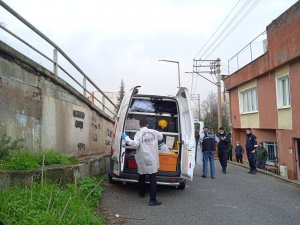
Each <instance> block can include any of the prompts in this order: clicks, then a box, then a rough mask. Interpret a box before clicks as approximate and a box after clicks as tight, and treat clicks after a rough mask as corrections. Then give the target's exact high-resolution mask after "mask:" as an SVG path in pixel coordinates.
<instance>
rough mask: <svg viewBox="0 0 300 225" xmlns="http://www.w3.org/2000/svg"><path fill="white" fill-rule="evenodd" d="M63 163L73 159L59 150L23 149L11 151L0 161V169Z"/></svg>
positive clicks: (22, 168) (21, 168)
mask: <svg viewBox="0 0 300 225" xmlns="http://www.w3.org/2000/svg"><path fill="white" fill-rule="evenodd" d="M44 157H45V159H44V164H45V165H51V164H63V165H71V164H74V163H76V161H75V160H73V159H70V158H68V157H67V156H65V155H64V154H62V153H60V152H56V151H53V150H50V151H46V152H29V151H25V150H21V151H20V150H18V151H11V152H10V154H9V156H8V157H7V158H6V159H5V160H3V161H1V162H0V169H7V170H28V169H37V168H40V167H41V166H42V165H43V158H44Z"/></svg>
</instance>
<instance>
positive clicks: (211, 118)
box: [201, 91, 230, 132]
mask: <svg viewBox="0 0 300 225" xmlns="http://www.w3.org/2000/svg"><path fill="white" fill-rule="evenodd" d="M201 106H202V107H201V112H202V118H203V119H204V125H205V126H208V127H210V129H211V131H213V132H217V131H218V129H219V128H218V98H217V94H216V93H215V92H213V91H212V92H210V93H209V94H208V96H207V98H206V99H205V100H203V101H202V105H201ZM221 111H222V126H223V127H224V128H225V130H226V131H228V132H229V131H230V128H229V121H228V115H227V111H226V110H225V107H223V106H222V109H221Z"/></svg>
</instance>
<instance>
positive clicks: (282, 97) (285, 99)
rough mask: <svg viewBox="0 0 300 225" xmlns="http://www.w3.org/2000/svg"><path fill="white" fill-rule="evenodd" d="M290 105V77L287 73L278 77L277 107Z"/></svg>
mask: <svg viewBox="0 0 300 225" xmlns="http://www.w3.org/2000/svg"><path fill="white" fill-rule="evenodd" d="M290 105H291V97H290V78H289V76H288V75H285V76H283V77H279V78H277V107H278V108H284V107H289V106H290Z"/></svg>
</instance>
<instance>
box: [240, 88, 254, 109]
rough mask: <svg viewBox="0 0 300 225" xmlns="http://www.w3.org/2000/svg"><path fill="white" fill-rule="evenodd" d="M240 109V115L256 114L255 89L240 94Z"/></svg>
mask: <svg viewBox="0 0 300 225" xmlns="http://www.w3.org/2000/svg"><path fill="white" fill-rule="evenodd" d="M240 109H241V112H242V113H248V112H257V109H258V107H257V95H256V88H250V89H247V90H245V91H242V92H240Z"/></svg>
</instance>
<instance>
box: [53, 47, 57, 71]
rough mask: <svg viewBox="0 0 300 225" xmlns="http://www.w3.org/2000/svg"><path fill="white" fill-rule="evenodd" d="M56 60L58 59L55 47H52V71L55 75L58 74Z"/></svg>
mask: <svg viewBox="0 0 300 225" xmlns="http://www.w3.org/2000/svg"><path fill="white" fill-rule="evenodd" d="M57 60H58V57H57V49H56V48H55V49H53V62H54V64H53V73H54V74H55V75H58V74H57V68H58V67H57Z"/></svg>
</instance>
